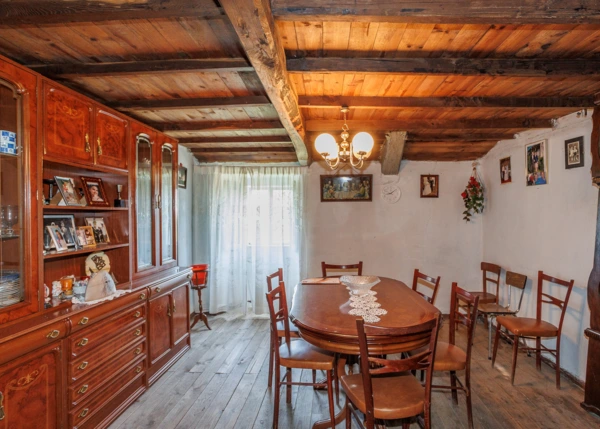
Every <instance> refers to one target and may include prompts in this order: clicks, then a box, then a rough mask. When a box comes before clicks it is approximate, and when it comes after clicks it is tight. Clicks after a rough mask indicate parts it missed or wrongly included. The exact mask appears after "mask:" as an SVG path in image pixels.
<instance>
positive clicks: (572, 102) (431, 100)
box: [298, 95, 594, 110]
mask: <svg viewBox="0 0 600 429" xmlns="http://www.w3.org/2000/svg"><path fill="white" fill-rule="evenodd" d="M298 104H299V105H300V107H304V108H311V107H312V108H321V109H322V108H332V109H337V110H339V108H340V106H349V107H350V108H352V109H393V108H430V107H431V108H438V107H439V108H448V107H450V108H465V107H475V108H483V107H486V108H511V109H512V108H535V109H545V108H548V109H557V108H563V107H564V108H571V107H572V108H584V107H593V106H594V97H335V96H305V95H303V96H300V97H298Z"/></svg>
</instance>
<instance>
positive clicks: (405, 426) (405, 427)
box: [402, 419, 410, 429]
mask: <svg viewBox="0 0 600 429" xmlns="http://www.w3.org/2000/svg"><path fill="white" fill-rule="evenodd" d="M402 429H410V419H405V420H404V421H403V422H402Z"/></svg>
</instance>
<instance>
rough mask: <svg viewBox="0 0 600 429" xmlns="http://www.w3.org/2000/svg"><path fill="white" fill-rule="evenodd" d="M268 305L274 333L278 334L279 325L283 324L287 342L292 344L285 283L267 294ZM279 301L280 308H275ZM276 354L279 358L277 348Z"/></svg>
mask: <svg viewBox="0 0 600 429" xmlns="http://www.w3.org/2000/svg"><path fill="white" fill-rule="evenodd" d="M266 296H267V304H268V305H269V318H270V320H271V329H272V332H277V323H278V322H283V328H284V331H285V342H286V344H290V319H289V317H288V307H287V301H286V296H285V283H284V282H279V286H277V287H276V288H274V289H273V290H271V291H270V292H267V293H266ZM276 301H279V308H278V309H276V308H275V302H276ZM275 353H276V354H277V356H279V349H278V348H277V347H275Z"/></svg>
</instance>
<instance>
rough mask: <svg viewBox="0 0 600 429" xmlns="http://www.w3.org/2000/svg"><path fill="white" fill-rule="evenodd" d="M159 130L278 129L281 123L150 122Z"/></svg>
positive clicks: (280, 127)
mask: <svg viewBox="0 0 600 429" xmlns="http://www.w3.org/2000/svg"><path fill="white" fill-rule="evenodd" d="M151 126H153V127H154V128H156V129H157V130H160V131H165V132H169V131H187V132H193V131H246V130H280V129H283V125H281V122H279V121H202V122H170V123H164V124H163V123H154V124H151Z"/></svg>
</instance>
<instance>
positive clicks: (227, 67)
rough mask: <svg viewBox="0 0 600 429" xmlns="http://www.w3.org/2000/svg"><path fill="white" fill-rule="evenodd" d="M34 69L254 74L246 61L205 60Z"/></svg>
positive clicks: (61, 73)
mask: <svg viewBox="0 0 600 429" xmlns="http://www.w3.org/2000/svg"><path fill="white" fill-rule="evenodd" d="M27 67H29V68H30V69H32V70H34V71H36V72H38V73H41V74H43V75H45V76H51V77H62V78H65V77H102V76H127V75H140V74H160V73H174V72H199V73H208V72H244V71H253V70H254V68H253V67H252V65H251V64H250V63H249V62H248V61H247V60H246V59H244V58H203V59H185V60H179V59H178V60H173V59H169V60H152V61H125V62H116V63H83V64H30V65H27Z"/></svg>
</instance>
